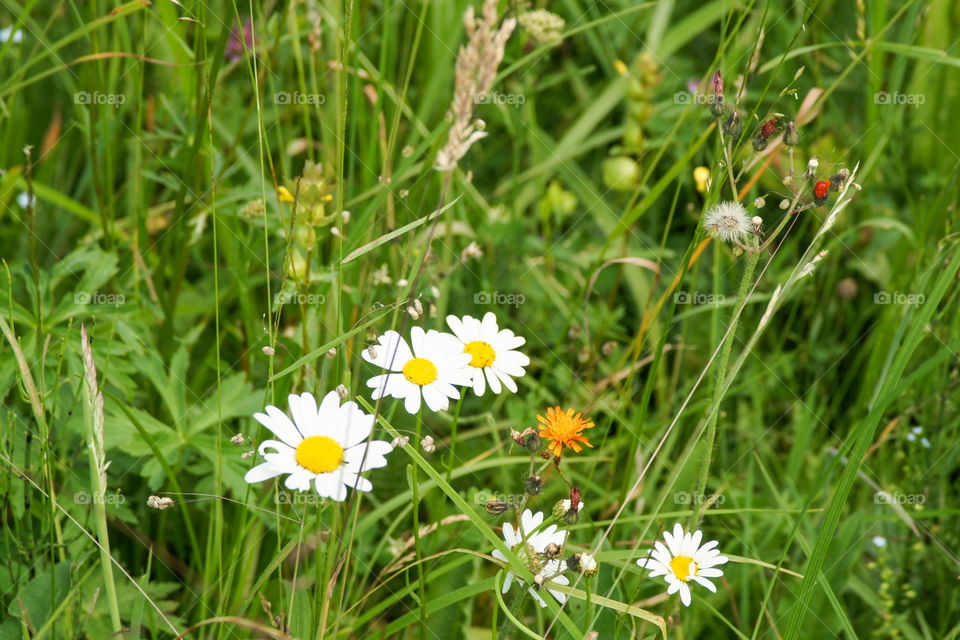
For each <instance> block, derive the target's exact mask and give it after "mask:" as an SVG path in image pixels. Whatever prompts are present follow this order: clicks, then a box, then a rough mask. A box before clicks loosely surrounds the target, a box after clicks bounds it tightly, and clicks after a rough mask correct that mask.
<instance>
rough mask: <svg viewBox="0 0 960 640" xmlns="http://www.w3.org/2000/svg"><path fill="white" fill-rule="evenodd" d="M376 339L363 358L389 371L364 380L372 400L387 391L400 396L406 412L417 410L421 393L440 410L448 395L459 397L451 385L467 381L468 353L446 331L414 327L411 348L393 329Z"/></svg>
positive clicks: (387, 393) (428, 403)
mask: <svg viewBox="0 0 960 640" xmlns="http://www.w3.org/2000/svg"><path fill="white" fill-rule="evenodd" d="M378 342H379V344H378V345H377V346H373V347H370V348H369V349H364V351H363V359H364V360H366V361H367V362H369V363H370V364H373V365H376V366H378V367H380V368H382V369H386V370H387V371H391V372H392V373H385V374H383V375H378V376H373V377H372V378H370V379H369V380H368V381H367V386H368V387H370V388H371V389H373V394H372V396H371V397H372V398H373V399H374V400H379V399H380V398H382V397H383V396H387V395H389V396H393V397H394V398H398V399H402V400H403V406H404V408H405V409H406V410H407V413H411V414H412V413H417V412H418V411H420V400H421V397H422V398H423V402H426V403H427V406H428V407H429V408H430V410H431V411H441V410H443V409H446V408H447V407H448V406H450V398H453V399H454V400H456V399H457V398H459V397H460V392H459V391H457V388H456V387H455V386H454V385H460V386H467V385H469V384H470V371H469V370H468V369H467V364H469V362H470V355H469V354H467V353H464V351H463V348H462V347H461V346H460V344H459V343H458V342H457V339H456V338H454V337H453V336H452V335H450V334H449V333H441V332H439V331H434V330H433V329H431V330H430V331H427V332H424V331H423V329H421V328H420V327H413V328H412V329H411V330H410V343H411V345H412V346H413V351H411V350H410V347H408V346H407V342H406V341H405V340H404V339H403V338H402V337H401V336H400V334H399V333H397V332H396V331H387V332H386V333H385V334H383V335H382V336H380V338H378Z"/></svg>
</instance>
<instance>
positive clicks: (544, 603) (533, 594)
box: [527, 588, 547, 609]
mask: <svg viewBox="0 0 960 640" xmlns="http://www.w3.org/2000/svg"><path fill="white" fill-rule="evenodd" d="M527 591H529V592H530V595H532V596H533V599H534V600H536V601H537V602H539V603H540V608H541V609H546V607H547V603H546V602H544V601H543V598H541V597H540V594H539V593H537V592H536V591H534V590H533V589H532V588H531V589H527Z"/></svg>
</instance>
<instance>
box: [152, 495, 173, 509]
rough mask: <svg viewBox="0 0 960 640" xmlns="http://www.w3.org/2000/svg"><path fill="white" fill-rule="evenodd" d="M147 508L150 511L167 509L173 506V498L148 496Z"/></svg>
mask: <svg viewBox="0 0 960 640" xmlns="http://www.w3.org/2000/svg"><path fill="white" fill-rule="evenodd" d="M147 506H148V507H150V508H151V509H160V510H161V511H162V510H163V509H169V508H170V507H172V506H173V498H168V497H166V496H164V497H160V496H150V497H149V498H147Z"/></svg>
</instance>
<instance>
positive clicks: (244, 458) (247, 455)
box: [240, 451, 253, 460]
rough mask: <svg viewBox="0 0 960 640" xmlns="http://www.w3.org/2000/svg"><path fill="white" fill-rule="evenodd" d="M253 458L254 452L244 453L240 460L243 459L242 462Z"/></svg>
mask: <svg viewBox="0 0 960 640" xmlns="http://www.w3.org/2000/svg"><path fill="white" fill-rule="evenodd" d="M252 457H253V451H244V452H243V453H241V454H240V459H241V460H246V459H248V458H252Z"/></svg>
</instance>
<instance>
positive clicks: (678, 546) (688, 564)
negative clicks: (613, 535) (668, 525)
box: [637, 522, 727, 607]
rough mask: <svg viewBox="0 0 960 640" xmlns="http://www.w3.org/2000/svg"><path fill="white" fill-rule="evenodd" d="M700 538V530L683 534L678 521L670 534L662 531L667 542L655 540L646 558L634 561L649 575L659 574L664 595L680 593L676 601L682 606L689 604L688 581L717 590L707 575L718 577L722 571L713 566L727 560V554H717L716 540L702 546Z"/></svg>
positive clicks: (701, 534)
mask: <svg viewBox="0 0 960 640" xmlns="http://www.w3.org/2000/svg"><path fill="white" fill-rule="evenodd" d="M702 538H703V532H702V531H694V532H693V533H692V534H691V533H684V531H683V527H682V526H680V523H679V522H678V523H677V524H675V525H673V535H670V532H669V531H664V533H663V539H664V540H666V542H667V544H666V546H664V544H663V543H662V542H660V541H659V540H657V542H656V543H655V544H654V549H653V551H652V552H651V553H650V554H649V556H648V557H646V558H641V559H639V560H637V565H638V566H640V567H643V568H647V569H649V570H650V577H651V578H655V577H657V576H663V577H664V580H666V581H667V584H668V585H670V586H669V587H668V588H667V593H668V594H671V595H672V594H674V593H677V592H678V591H679V592H680V600H681V601H682V602H683V605H684V606H685V607H689V606H690V585H689V584H688V583H689V582H690V581H691V580H693V581H694V582H696V583H697V584H699V585H700V586H702V587H705V588H707V589H709V590H710V591H712V592H713V593H716V592H717V587H716V586H714V584H713V583H712V582H710V580H708V579H707V578H719V577H720V576H722V575H723V571H721V570H720V569H717V568H715V567H717V566H718V565H721V564H724V563H726V562H727V557H726V556H722V555H720V552H719V551H717V549H716V546H717V544H718V543H717V541H716V540H711V541H710V542H708V543H706V544H705V545H703V546H702V547H701V546H700V540H701V539H702Z"/></svg>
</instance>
